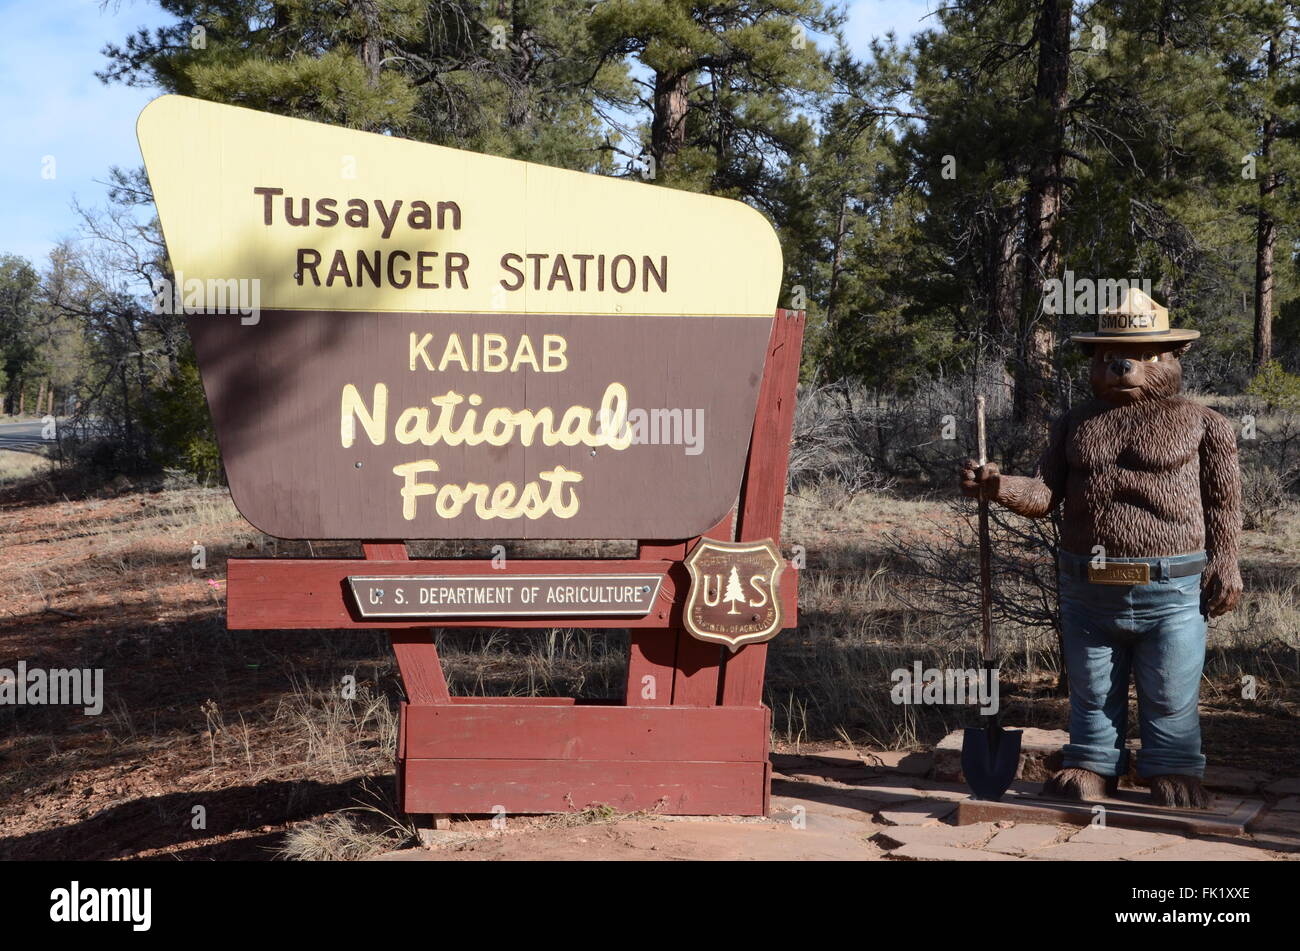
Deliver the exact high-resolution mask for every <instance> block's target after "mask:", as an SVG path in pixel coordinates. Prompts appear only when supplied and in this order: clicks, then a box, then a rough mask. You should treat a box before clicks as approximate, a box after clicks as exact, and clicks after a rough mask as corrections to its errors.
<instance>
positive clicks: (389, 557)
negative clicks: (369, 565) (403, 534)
mask: <svg viewBox="0 0 1300 951" xmlns="http://www.w3.org/2000/svg"><path fill="white" fill-rule="evenodd" d="M361 554H362V557H364V558H365V559H366V560H367V561H406V559H407V558H408V557H409V555H408V554H407V552H406V542H362V543H361Z"/></svg>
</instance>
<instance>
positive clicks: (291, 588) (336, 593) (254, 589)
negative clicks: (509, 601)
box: [226, 558, 794, 631]
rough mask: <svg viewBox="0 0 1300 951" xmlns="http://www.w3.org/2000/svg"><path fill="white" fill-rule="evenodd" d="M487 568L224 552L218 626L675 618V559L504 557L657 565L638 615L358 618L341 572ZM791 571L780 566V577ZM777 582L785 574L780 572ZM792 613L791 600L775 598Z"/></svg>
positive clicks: (509, 624) (543, 564)
mask: <svg viewBox="0 0 1300 951" xmlns="http://www.w3.org/2000/svg"><path fill="white" fill-rule="evenodd" d="M492 570H493V569H492V568H491V565H490V564H489V563H488V562H485V561H450V560H447V561H444V560H440V559H414V560H411V561H364V560H362V559H359V558H354V559H348V558H337V559H335V558H232V559H230V561H229V562H227V564H226V579H227V587H226V590H227V593H228V594H227V602H226V626H227V627H228V628H230V629H231V630H232V631H238V630H242V631H247V630H254V631H269V630H334V629H338V630H351V629H356V628H369V629H372V630H399V629H403V628H413V629H425V630H427V629H428V628H429V627H430V626H434V625H436V626H437V627H441V628H464V627H478V628H482V627H499V628H552V627H579V628H657V629H660V630H663V629H665V628H668V627H673V626H675V625H676V624H677V623H679V622H680V619H681V607H680V605H677V604H675V603H674V602H675V601H676V600H678V599H679V594H680V599H682V600H684V598H685V591H686V584H687V580H688V579H687V574H686V569H685V567H683V566H682V565H681V564H680V563H679V562H672V563H669V562H664V561H637V560H635V559H623V560H615V561H602V560H594V561H561V560H555V561H522V560H512V561H511V562H510V563H509V564H508V565H507V567H506V568H503V569H501V571H502V573H503V574H519V575H526V574H530V573H532V574H567V573H570V572H572V573H575V574H578V573H583V574H587V575H593V576H600V575H602V574H626V573H629V572H631V573H638V574H656V573H660V572H665V574H664V581H663V584H662V585H661V587H660V592H659V601H658V604H659V605H660V607H659V610H657V611H652V612H651V613H650V614H647V615H646V616H644V617H639V618H618V617H582V616H574V617H569V618H565V617H550V618H482V619H456V620H452V619H450V618H448V619H438V620H433V619H428V618H425V619H421V620H419V621H409V622H408V621H397V620H393V619H391V618H388V619H384V620H371V621H362V620H358V619H356V618H354V617H353V615H352V612H351V610H350V607H349V601H348V600H347V596H346V595H345V593H344V583H345V579H346V578H347V576H348V575H409V574H430V575H458V574H461V575H472V574H487V573H489V572H491V571H492ZM791 573H792V572H787V575H786V577H787V578H788V577H789V575H790V574H791ZM781 584H782V587H783V588H784V587H786V581H785V579H784V578H783V579H782V582H781ZM783 604H784V606H785V608H786V609H788V610H789V611H790V612H791V613H790V615H789V616H791V617H793V611H794V603H793V602H792V601H790V600H789V599H786V600H784V601H783Z"/></svg>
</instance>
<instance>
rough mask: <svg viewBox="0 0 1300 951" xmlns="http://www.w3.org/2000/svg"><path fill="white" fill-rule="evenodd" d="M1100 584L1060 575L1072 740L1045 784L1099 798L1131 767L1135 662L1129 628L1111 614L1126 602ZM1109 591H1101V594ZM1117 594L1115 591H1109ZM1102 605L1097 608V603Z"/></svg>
mask: <svg viewBox="0 0 1300 951" xmlns="http://www.w3.org/2000/svg"><path fill="white" fill-rule="evenodd" d="M1097 588H1098V586H1096V585H1090V584H1088V583H1087V582H1083V581H1076V580H1073V579H1070V578H1062V580H1061V641H1062V644H1063V646H1064V648H1065V668H1066V672H1067V674H1068V675H1069V679H1070V742H1069V743H1068V744H1066V746H1065V749H1064V750H1063V754H1064V766H1065V768H1064V769H1062V770H1061V771H1060V772H1058V773H1057V774H1056V775H1055V776H1053V777H1052V778H1051V779H1050V780H1048V782H1047V783H1046V784H1045V785H1044V786H1043V792H1044V793H1046V794H1047V795H1053V796H1060V797H1062V798H1065V799H1087V800H1094V799H1101V798H1104V797H1105V796H1106V795H1107V794H1113V793H1114V792H1115V790H1116V788H1117V786H1118V783H1119V777H1120V775H1122V774H1123V773H1124V772H1125V771H1126V769H1127V768H1128V763H1127V755H1126V753H1125V749H1124V734H1125V732H1126V727H1127V723H1128V683H1129V671H1130V665H1131V662H1132V658H1131V648H1130V647H1129V641H1128V639H1127V638H1126V637H1123V636H1121V635H1123V634H1126V633H1127V632H1126V631H1122V630H1120V628H1119V626H1118V625H1117V624H1116V623H1115V622H1116V620H1118V618H1116V617H1113V616H1112V615H1115V614H1118V613H1120V612H1122V611H1123V608H1124V605H1123V603H1122V602H1119V603H1114V604H1112V603H1110V602H1104V601H1103V602H1102V603H1101V604H1098V603H1097V602H1098V601H1100V600H1101V599H1100V597H1099V596H1098V592H1097ZM1104 594H1105V592H1103V595H1104ZM1111 597H1112V600H1114V598H1115V595H1113V594H1112V595H1111ZM1099 608H1101V609H1102V610H1101V611H1099V610H1098V609H1099Z"/></svg>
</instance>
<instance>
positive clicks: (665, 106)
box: [650, 72, 691, 175]
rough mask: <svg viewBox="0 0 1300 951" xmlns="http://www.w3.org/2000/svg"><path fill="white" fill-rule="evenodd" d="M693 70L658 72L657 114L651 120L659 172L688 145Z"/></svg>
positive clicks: (656, 77)
mask: <svg viewBox="0 0 1300 951" xmlns="http://www.w3.org/2000/svg"><path fill="white" fill-rule="evenodd" d="M690 82H691V74H690V73H689V72H682V73H655V98H654V110H655V111H654V117H653V119H652V120H651V123H650V155H651V157H652V158H653V159H654V161H655V174H656V175H658V174H659V173H660V172H662V171H663V170H664V169H666V168H668V167H669V166H670V165H671V164H672V161H673V159H674V158H675V157H676V156H677V153H678V152H680V151H681V150H682V148H683V146H685V145H686V109H687V104H688V103H687V94H688V93H689V91H690V88H691V87H690Z"/></svg>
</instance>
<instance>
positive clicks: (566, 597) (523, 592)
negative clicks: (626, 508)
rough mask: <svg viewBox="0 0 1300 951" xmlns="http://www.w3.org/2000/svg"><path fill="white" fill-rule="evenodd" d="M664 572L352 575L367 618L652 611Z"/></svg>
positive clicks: (356, 596)
mask: <svg viewBox="0 0 1300 951" xmlns="http://www.w3.org/2000/svg"><path fill="white" fill-rule="evenodd" d="M662 581H663V576H662V575H510V576H506V575H408V576H404V577H364V576H350V577H349V578H348V586H349V588H350V589H351V591H352V598H353V603H354V604H355V605H356V607H357V611H358V612H359V613H360V614H361V616H362V617H363V618H367V619H375V618H379V619H382V618H412V617H427V618H440V617H525V616H526V617H544V616H547V615H551V616H555V617H594V616H597V615H623V616H627V617H642V616H644V615H646V614H648V613H650V609H651V608H652V607H653V606H654V603H655V598H656V597H658V596H659V585H660V583H661V582H662Z"/></svg>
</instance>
